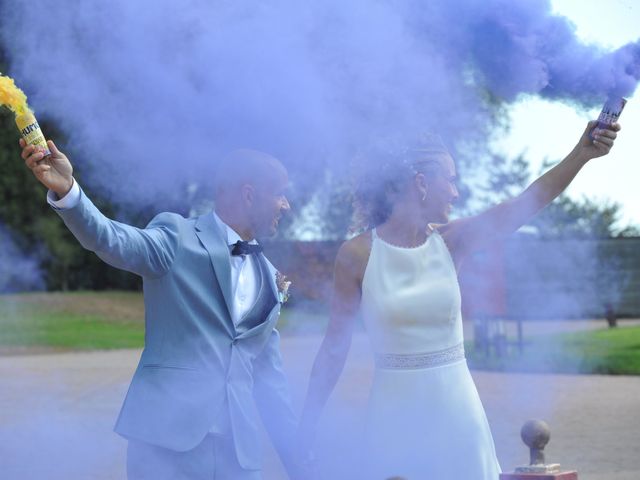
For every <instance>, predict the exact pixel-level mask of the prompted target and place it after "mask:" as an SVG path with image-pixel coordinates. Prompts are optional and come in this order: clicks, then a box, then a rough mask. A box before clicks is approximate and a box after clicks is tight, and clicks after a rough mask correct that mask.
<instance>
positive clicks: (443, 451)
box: [365, 359, 500, 480]
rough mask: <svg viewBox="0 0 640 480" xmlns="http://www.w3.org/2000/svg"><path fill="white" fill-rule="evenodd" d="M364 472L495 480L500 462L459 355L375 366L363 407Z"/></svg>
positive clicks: (414, 478) (420, 479)
mask: <svg viewBox="0 0 640 480" xmlns="http://www.w3.org/2000/svg"><path fill="white" fill-rule="evenodd" d="M365 452H366V457H365V459H366V462H365V463H366V466H365V471H366V472H367V475H366V478H367V479H369V478H371V479H381V480H382V479H386V478H390V477H394V476H400V477H404V478H406V479H407V480H425V479H434V480H436V479H437V480H454V479H455V480H498V476H499V473H500V466H499V464H498V460H497V457H496V452H495V446H494V442H493V438H492V436H491V431H490V429H489V424H488V422H487V417H486V414H485V412H484V408H483V406H482V403H481V401H480V397H479V396H478V391H477V389H476V386H475V384H474V382H473V378H472V377H471V373H470V372H469V368H468V366H467V362H466V360H465V359H461V360H457V361H455V362H453V363H448V364H445V365H440V366H435V367H427V368H407V367H406V366H405V367H402V368H376V370H375V374H374V379H373V384H372V388H371V395H370V398H369V405H368V411H367V430H366V437H365Z"/></svg>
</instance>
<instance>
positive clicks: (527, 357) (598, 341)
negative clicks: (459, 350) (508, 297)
mask: <svg viewBox="0 0 640 480" xmlns="http://www.w3.org/2000/svg"><path fill="white" fill-rule="evenodd" d="M466 350H467V357H468V359H469V364H470V365H471V366H472V368H477V369H481V370H496V371H518V372H536V373H539V372H554V373H601V374H613V375H640V327H617V328H613V329H609V328H605V329H602V330H594V331H585V332H577V333H562V334H553V335H538V336H534V337H530V338H529V339H527V342H526V343H525V346H524V349H523V352H522V353H520V352H519V351H518V348H517V347H516V346H510V347H509V351H508V353H507V354H506V355H505V356H503V357H496V356H495V354H492V355H491V356H489V357H487V356H485V355H484V353H483V352H476V351H474V349H473V345H467V346H466Z"/></svg>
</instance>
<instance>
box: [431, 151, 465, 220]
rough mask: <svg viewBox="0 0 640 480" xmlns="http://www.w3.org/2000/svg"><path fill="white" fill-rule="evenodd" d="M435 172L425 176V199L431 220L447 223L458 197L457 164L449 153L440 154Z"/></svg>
mask: <svg viewBox="0 0 640 480" xmlns="http://www.w3.org/2000/svg"><path fill="white" fill-rule="evenodd" d="M436 159H437V161H438V164H437V167H435V168H434V169H433V170H434V174H433V175H430V176H428V177H425V183H426V187H427V192H426V198H425V201H424V205H425V211H426V214H427V218H428V219H429V221H431V222H434V223H447V222H448V221H449V215H450V214H451V209H452V208H453V204H454V203H455V202H456V200H457V199H458V187H457V186H456V181H457V179H458V177H457V174H456V166H455V164H454V162H453V158H451V155H449V154H448V153H441V154H438V156H437V157H436Z"/></svg>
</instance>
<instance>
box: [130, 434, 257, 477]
mask: <svg viewBox="0 0 640 480" xmlns="http://www.w3.org/2000/svg"><path fill="white" fill-rule="evenodd" d="M127 478H128V480H262V472H261V470H245V469H243V468H242V467H241V466H240V465H239V464H238V460H237V457H236V453H235V449H234V447H233V439H232V438H231V437H228V436H225V437H222V436H218V435H212V434H209V435H207V436H206V437H205V438H204V440H203V441H202V442H201V443H200V444H199V445H198V446H197V447H195V448H194V449H193V450H189V451H187V452H176V451H173V450H168V449H166V448H162V447H156V446H154V445H149V444H147V443H143V442H138V441H135V440H129V446H128V448H127Z"/></svg>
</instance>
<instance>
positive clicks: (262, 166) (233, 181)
mask: <svg viewBox="0 0 640 480" xmlns="http://www.w3.org/2000/svg"><path fill="white" fill-rule="evenodd" d="M288 184H289V177H288V174H287V169H286V168H284V165H282V163H281V162H280V161H279V160H278V159H277V158H275V157H273V156H271V155H269V154H266V153H264V152H259V151H257V150H249V149H241V150H234V151H233V152H231V153H229V154H228V155H227V156H226V157H224V158H222V159H221V160H220V162H219V163H218V165H217V169H216V180H215V203H216V212H217V213H218V215H220V217H221V218H222V219H223V220H224V221H225V222H226V223H227V224H228V225H230V226H232V228H234V229H236V231H238V232H239V231H240V230H242V231H243V232H245V234H243V235H242V236H243V238H244V237H245V236H247V237H248V238H254V237H255V236H258V237H259V236H263V235H264V236H271V235H273V234H275V232H276V230H277V227H278V222H279V220H280V217H281V216H282V214H283V213H284V212H286V211H287V210H289V202H288V200H287V198H286V196H285V191H286V189H287V187H288ZM236 227H237V228H236Z"/></svg>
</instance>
